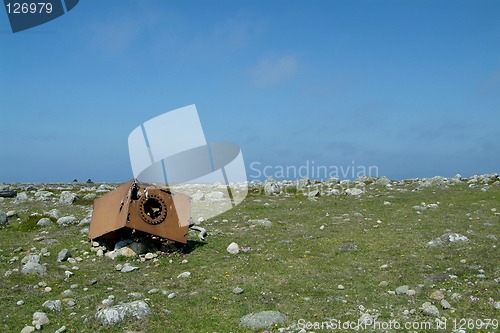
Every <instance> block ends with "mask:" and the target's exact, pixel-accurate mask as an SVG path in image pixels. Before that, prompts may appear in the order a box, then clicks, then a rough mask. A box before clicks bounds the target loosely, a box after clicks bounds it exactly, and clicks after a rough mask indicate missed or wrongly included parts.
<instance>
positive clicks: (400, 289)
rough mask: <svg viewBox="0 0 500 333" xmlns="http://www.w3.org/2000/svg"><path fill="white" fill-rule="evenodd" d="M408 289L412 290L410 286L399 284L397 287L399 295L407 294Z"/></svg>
mask: <svg viewBox="0 0 500 333" xmlns="http://www.w3.org/2000/svg"><path fill="white" fill-rule="evenodd" d="M408 290H410V287H408V286H399V287H397V288H396V290H395V291H396V294H397V295H402V294H406V293H407V292H408Z"/></svg>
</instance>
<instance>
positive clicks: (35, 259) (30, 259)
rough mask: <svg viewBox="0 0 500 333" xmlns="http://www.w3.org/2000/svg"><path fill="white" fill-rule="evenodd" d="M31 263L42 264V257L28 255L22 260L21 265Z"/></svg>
mask: <svg viewBox="0 0 500 333" xmlns="http://www.w3.org/2000/svg"><path fill="white" fill-rule="evenodd" d="M29 262H32V263H36V264H38V263H40V255H38V254H28V255H26V256H25V257H24V258H23V259H22V260H21V264H27V263H29Z"/></svg>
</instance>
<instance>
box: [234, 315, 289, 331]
mask: <svg viewBox="0 0 500 333" xmlns="http://www.w3.org/2000/svg"><path fill="white" fill-rule="evenodd" d="M285 321H286V316H285V315H284V314H282V313H281V312H278V311H262V312H253V313H250V314H247V315H246V316H244V317H242V318H241V319H240V325H241V326H243V327H250V328H254V329H256V328H266V327H270V326H272V325H274V324H278V325H280V324H284V323H285Z"/></svg>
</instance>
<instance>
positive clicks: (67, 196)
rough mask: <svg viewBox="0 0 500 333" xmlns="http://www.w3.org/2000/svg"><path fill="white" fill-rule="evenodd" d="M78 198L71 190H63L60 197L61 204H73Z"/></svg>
mask: <svg viewBox="0 0 500 333" xmlns="http://www.w3.org/2000/svg"><path fill="white" fill-rule="evenodd" d="M77 199H78V196H77V195H76V194H75V193H72V192H69V191H63V192H62V193H61V196H60V197H59V203H60V204H61V205H72V204H73V202H75V201H76V200H77Z"/></svg>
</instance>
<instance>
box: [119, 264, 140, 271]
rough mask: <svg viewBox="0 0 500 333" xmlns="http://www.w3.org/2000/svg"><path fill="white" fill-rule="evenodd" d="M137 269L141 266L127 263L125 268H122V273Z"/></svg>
mask: <svg viewBox="0 0 500 333" xmlns="http://www.w3.org/2000/svg"><path fill="white" fill-rule="evenodd" d="M136 269H139V267H136V266H131V265H129V264H125V265H124V266H123V268H122V269H121V270H120V272H122V273H128V272H132V271H135V270H136Z"/></svg>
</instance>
